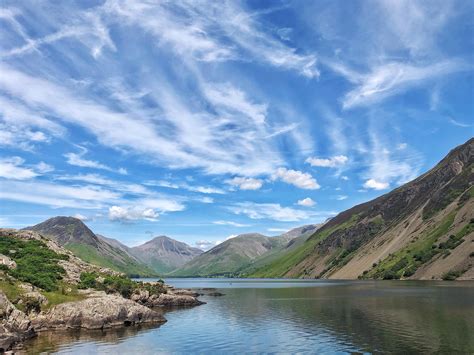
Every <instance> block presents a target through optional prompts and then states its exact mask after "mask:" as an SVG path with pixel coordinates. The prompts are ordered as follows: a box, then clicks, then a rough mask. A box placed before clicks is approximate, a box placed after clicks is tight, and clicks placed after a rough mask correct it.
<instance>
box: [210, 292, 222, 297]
mask: <svg viewBox="0 0 474 355" xmlns="http://www.w3.org/2000/svg"><path fill="white" fill-rule="evenodd" d="M207 295H208V296H213V297H220V296H225V294H224V293H220V292H209V293H208V294H207Z"/></svg>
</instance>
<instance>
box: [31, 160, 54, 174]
mask: <svg viewBox="0 0 474 355" xmlns="http://www.w3.org/2000/svg"><path fill="white" fill-rule="evenodd" d="M35 169H36V170H37V171H38V172H39V173H41V174H46V173H50V172H52V171H54V166H52V165H49V164H46V163H45V162H44V161H41V162H39V163H38V164H36V165H35Z"/></svg>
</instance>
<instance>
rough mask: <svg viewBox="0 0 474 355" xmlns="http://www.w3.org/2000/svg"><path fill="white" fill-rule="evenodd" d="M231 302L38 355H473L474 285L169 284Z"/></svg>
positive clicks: (75, 340)
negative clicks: (257, 354)
mask: <svg viewBox="0 0 474 355" xmlns="http://www.w3.org/2000/svg"><path fill="white" fill-rule="evenodd" d="M165 281H166V282H167V283H169V284H171V285H174V286H176V287H183V288H195V289H199V288H209V287H211V288H216V289H218V290H219V291H220V292H222V293H224V294H225V296H223V297H210V296H203V297H201V299H202V300H204V301H205V302H207V304H205V305H202V306H199V307H195V308H191V309H181V310H174V311H170V312H166V314H165V317H166V318H167V319H168V322H167V323H165V324H164V325H162V326H160V327H154V326H152V327H139V328H137V327H128V328H121V329H113V330H106V331H104V332H102V331H95V332H91V331H81V332H77V331H74V332H64V333H57V332H56V333H46V334H44V335H42V336H40V337H38V338H37V339H35V340H33V341H32V342H30V343H29V344H28V345H27V348H26V350H27V351H29V352H31V353H38V352H41V351H44V352H58V353H78V354H88V353H103V354H128V353H140V354H155V353H196V352H201V353H204V352H205V353H209V352H213V353H223V352H226V353H229V352H230V353H249V352H286V353H288V352H309V353H353V352H360V353H382V352H383V353H398V354H401V353H403V354H409V353H427V354H428V353H430V354H431V353H434V352H437V353H445V354H453V353H474V335H473V334H474V282H436V281H308V280H239V279H167V280H165Z"/></svg>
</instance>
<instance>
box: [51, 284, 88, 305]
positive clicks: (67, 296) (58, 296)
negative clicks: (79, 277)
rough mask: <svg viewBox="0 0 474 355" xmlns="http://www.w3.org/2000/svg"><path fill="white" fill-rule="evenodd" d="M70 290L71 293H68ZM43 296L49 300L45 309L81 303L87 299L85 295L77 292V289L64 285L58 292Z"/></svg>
mask: <svg viewBox="0 0 474 355" xmlns="http://www.w3.org/2000/svg"><path fill="white" fill-rule="evenodd" d="M68 288H70V289H71V291H69V292H66V291H65V290H67V289H68ZM42 294H43V295H44V296H45V297H46V298H47V299H48V304H47V305H46V306H45V307H44V308H45V309H49V308H51V307H53V306H56V305H58V304H61V303H66V302H75V301H81V300H83V299H85V298H86V296H85V295H82V294H80V293H79V292H78V291H77V288H75V287H73V286H70V285H63V286H62V287H61V288H60V289H59V290H58V291H51V292H42Z"/></svg>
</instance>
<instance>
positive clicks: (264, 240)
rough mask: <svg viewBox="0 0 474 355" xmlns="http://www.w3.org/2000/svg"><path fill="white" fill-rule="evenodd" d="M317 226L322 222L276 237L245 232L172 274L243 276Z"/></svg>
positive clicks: (306, 235)
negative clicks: (250, 268) (248, 270)
mask: <svg viewBox="0 0 474 355" xmlns="http://www.w3.org/2000/svg"><path fill="white" fill-rule="evenodd" d="M317 228H318V225H316V224H311V225H307V226H303V227H299V228H295V229H292V230H290V231H289V232H286V233H284V234H282V235H280V236H276V237H267V236H264V235H262V234H258V233H250V234H241V235H238V236H237V237H234V238H230V239H228V240H226V241H225V242H223V243H221V244H219V245H217V246H215V247H214V248H212V249H210V250H208V251H207V252H205V253H203V254H201V255H199V256H197V257H196V258H194V259H193V260H191V261H190V262H188V263H187V264H186V265H184V266H183V267H181V268H179V269H177V270H176V271H174V272H172V273H171V274H170V276H224V275H225V276H235V275H241V276H242V274H243V273H244V272H245V271H244V270H245V269H246V268H249V267H251V265H253V264H254V263H257V262H258V261H260V260H270V259H267V258H269V257H270V256H271V255H278V254H279V253H281V252H282V251H284V250H286V248H287V247H288V244H289V243H291V242H292V241H293V240H295V239H297V238H306V237H308V236H309V235H311V234H312V233H313V232H314V231H315V230H316V229H317Z"/></svg>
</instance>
